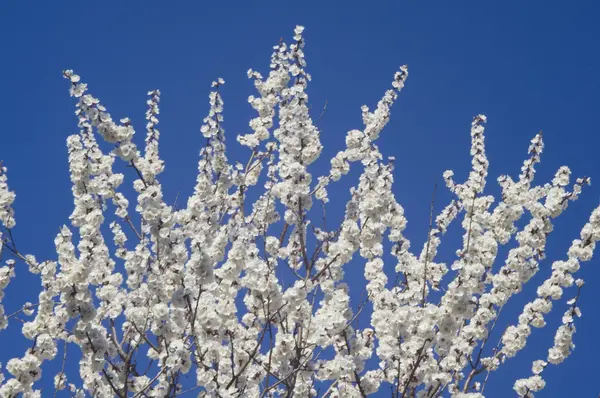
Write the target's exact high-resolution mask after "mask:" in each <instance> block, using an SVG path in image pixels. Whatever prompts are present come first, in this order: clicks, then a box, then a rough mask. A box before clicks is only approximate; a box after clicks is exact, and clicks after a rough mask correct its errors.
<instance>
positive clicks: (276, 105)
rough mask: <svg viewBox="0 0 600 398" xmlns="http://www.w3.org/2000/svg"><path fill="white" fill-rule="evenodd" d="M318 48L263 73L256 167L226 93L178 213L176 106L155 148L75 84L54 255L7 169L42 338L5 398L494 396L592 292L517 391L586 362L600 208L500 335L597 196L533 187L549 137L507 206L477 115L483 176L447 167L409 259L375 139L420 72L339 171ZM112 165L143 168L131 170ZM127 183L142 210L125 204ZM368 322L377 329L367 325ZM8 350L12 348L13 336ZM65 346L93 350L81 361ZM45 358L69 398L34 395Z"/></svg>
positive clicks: (504, 181)
mask: <svg viewBox="0 0 600 398" xmlns="http://www.w3.org/2000/svg"><path fill="white" fill-rule="evenodd" d="M304 44H305V41H304V37H303V28H302V27H301V26H298V27H296V29H295V30H294V36H293V42H292V44H289V45H288V44H286V43H284V42H283V41H281V42H280V43H279V44H278V45H277V46H275V47H274V52H273V54H272V56H271V62H270V68H269V72H268V75H267V76H266V77H265V76H263V75H261V74H260V73H259V72H257V71H254V70H252V69H251V70H249V71H248V78H249V79H251V80H252V81H253V83H254V86H255V88H256V91H257V94H255V95H253V96H250V97H249V98H248V102H249V103H250V105H251V106H252V108H253V109H254V110H256V113H257V116H256V117H255V118H253V119H252V120H250V123H249V126H250V129H251V132H250V133H248V134H245V135H239V136H237V141H238V143H239V144H240V145H242V146H244V147H246V148H247V151H248V153H249V156H248V159H247V160H246V161H245V162H243V163H240V162H231V161H230V160H229V159H228V156H227V154H228V153H227V151H226V140H225V131H224V127H223V126H224V110H223V109H224V108H223V106H224V102H223V98H222V95H221V92H220V88H221V86H222V85H223V84H224V81H223V79H218V80H216V81H215V82H213V83H212V91H211V92H210V95H209V104H210V108H209V111H208V115H207V116H206V117H205V118H204V120H203V124H202V127H201V128H200V131H201V134H202V135H203V136H204V140H205V145H204V147H203V148H202V149H201V151H200V159H199V162H198V174H197V179H196V185H195V187H194V191H193V194H192V195H191V196H190V197H189V198H188V199H187V203H185V204H184V205H183V206H179V207H178V206H176V205H174V204H172V203H167V201H166V200H165V197H164V193H163V190H162V187H161V183H160V174H161V172H162V171H163V170H164V164H163V161H162V160H161V158H160V156H159V138H160V132H159V129H158V128H157V125H158V123H159V120H158V115H159V103H160V91H158V90H154V91H150V92H149V93H148V96H149V98H148V101H147V105H148V108H147V112H146V120H147V124H146V138H145V142H144V144H143V148H142V147H141V146H139V145H138V144H136V142H135V140H134V136H135V130H134V126H133V125H132V123H131V121H130V120H129V119H128V118H125V119H121V120H120V121H118V122H117V121H115V120H113V119H112V118H111V116H110V114H109V113H108V111H107V109H106V108H105V107H104V106H103V105H102V103H101V102H100V100H99V99H97V98H95V97H93V96H92V95H91V94H89V93H88V86H87V84H85V83H83V82H81V80H80V77H79V75H77V74H75V73H74V72H73V71H71V70H67V71H64V77H65V79H67V81H68V84H69V85H70V95H71V96H72V97H74V98H75V99H76V100H77V103H76V115H77V118H78V126H79V133H78V134H74V135H71V136H69V137H68V139H67V147H68V154H69V155H68V158H69V159H68V160H69V166H70V169H69V170H70V178H71V182H72V194H73V201H74V208H73V212H72V214H71V216H70V218H69V223H68V225H67V224H65V225H64V226H63V227H62V228H61V229H60V232H59V233H58V234H57V236H56V237H55V238H54V243H55V246H56V258H52V259H48V260H44V261H41V260H38V259H37V258H36V257H35V256H34V255H32V254H28V253H26V252H21V251H19V250H20V249H21V248H23V247H26V244H25V245H24V244H23V243H21V242H19V245H18V246H17V244H16V240H20V239H19V237H18V230H17V229H15V225H16V221H15V220H16V218H15V213H14V211H13V208H12V205H13V202H14V200H15V193H13V192H12V191H11V190H10V188H9V185H8V180H7V168H6V167H4V166H2V168H1V170H0V223H1V225H2V230H1V234H0V238H1V241H0V251H1V254H2V262H3V264H2V267H1V268H0V329H5V328H6V327H7V326H8V324H9V322H13V321H14V320H15V319H16V318H17V317H25V320H24V321H23V325H22V334H23V336H24V337H25V338H27V339H29V340H31V344H30V345H29V346H28V347H25V348H24V352H23V355H22V356H21V357H17V358H13V359H10V360H8V362H6V363H5V364H4V365H3V367H2V373H1V374H0V396H2V397H17V396H23V397H39V396H49V395H50V394H52V393H53V395H54V396H57V395H59V394H64V395H65V396H74V397H85V396H93V397H123V398H124V397H136V398H137V397H175V396H191V395H195V396H210V397H279V396H281V397H291V396H297V397H306V396H319V397H366V396H369V395H372V394H375V393H377V392H379V393H380V394H382V395H385V396H389V394H391V395H392V396H394V397H420V398H424V397H428V398H431V397H440V396H452V397H456V398H459V397H462V398H466V397H470V398H476V397H483V396H484V395H485V386H486V382H487V380H488V377H489V376H490V374H492V373H494V372H495V371H496V370H497V369H498V368H500V367H503V366H505V364H506V363H510V361H509V359H510V358H512V357H514V356H515V355H517V354H518V353H519V352H520V351H521V350H522V349H523V348H524V347H525V346H526V344H527V342H528V340H529V337H530V334H531V332H532V328H542V327H544V326H545V316H546V315H547V314H548V313H549V312H550V311H551V309H552V306H553V303H554V302H555V301H557V300H561V299H562V297H563V290H564V289H565V288H567V287H571V286H575V287H576V289H577V293H576V295H575V296H574V297H573V298H571V299H570V300H569V301H568V302H567V306H568V310H567V311H566V312H565V314H564V316H563V319H562V325H561V326H560V327H559V328H558V330H556V335H555V338H554V345H553V346H552V347H549V349H548V351H547V353H546V354H543V355H541V356H540V359H539V360H536V361H534V362H533V363H532V367H531V374H529V375H523V376H524V378H522V379H519V380H517V381H516V382H515V384H514V390H515V391H516V393H517V395H518V396H520V397H533V395H534V393H535V392H538V391H540V390H542V389H543V388H544V385H545V382H544V380H543V378H542V374H543V370H544V368H545V367H546V366H550V365H557V364H560V363H561V362H562V361H564V360H565V359H566V358H567V357H568V356H569V354H570V353H571V350H572V348H573V347H574V346H573V334H574V333H575V324H574V322H575V318H576V317H578V316H580V315H581V312H580V310H579V308H578V297H579V289H581V288H582V286H583V281H582V280H581V279H576V277H575V276H574V274H575V273H576V272H577V270H578V269H579V267H580V263H581V262H585V261H589V260H590V259H591V257H592V254H593V250H594V247H595V245H596V241H598V240H599V239H600V207H599V208H597V209H595V210H594V211H593V212H592V214H591V216H590V218H589V220H588V221H587V223H585V224H584V225H583V228H582V229H581V234H580V236H579V238H578V239H576V240H574V241H573V243H572V245H571V248H570V249H569V251H568V253H566V254H565V256H564V258H562V259H558V260H557V261H555V262H554V263H552V270H551V274H550V276H549V277H548V278H547V279H546V280H545V281H544V282H543V283H542V284H541V285H540V286H539V287H538V288H537V297H536V298H535V299H534V300H533V301H531V302H529V303H527V304H526V305H525V306H524V308H523V309H522V312H521V313H520V315H519V316H518V321H517V322H516V323H515V324H513V325H509V326H508V327H506V328H505V330H504V331H503V332H502V333H500V334H499V336H500V338H498V336H495V340H494V341H491V339H490V338H491V336H493V334H492V331H493V329H494V328H495V326H496V324H497V323H496V321H497V320H498V317H499V316H500V313H501V310H502V308H503V307H504V305H505V304H506V303H507V302H508V301H509V300H510V299H511V298H513V297H514V296H515V295H516V294H517V293H519V292H520V291H521V290H522V288H523V285H524V284H525V283H527V282H528V281H530V279H531V278H532V277H533V276H534V275H535V274H536V273H537V272H538V270H539V268H540V267H539V264H540V261H541V260H543V259H544V258H545V246H546V242H547V238H548V235H549V234H550V233H551V232H552V230H553V226H552V223H553V219H555V218H556V217H558V216H559V215H560V214H561V213H562V212H563V211H565V209H566V208H567V206H568V205H569V203H570V202H571V201H574V200H576V199H577V198H578V196H579V195H580V193H581V191H582V189H583V187H584V186H585V185H587V184H589V182H590V180H589V179H588V178H577V179H575V180H574V182H571V175H570V174H571V173H570V170H569V168H567V167H561V168H560V169H558V171H557V172H556V174H555V177H554V178H553V179H552V180H551V181H549V182H546V183H543V184H541V185H535V184H534V176H535V173H536V166H537V164H538V163H539V162H540V156H541V154H542V150H543V148H544V143H543V137H542V134H541V133H539V134H537V135H536V136H535V137H533V139H532V140H531V145H530V146H529V152H528V156H527V158H526V160H525V161H524V163H523V165H522V167H521V171H520V174H519V176H518V179H513V178H511V177H509V176H501V177H500V178H498V183H499V185H500V188H501V197H499V198H494V197H493V196H490V195H488V194H485V193H484V188H485V185H486V182H487V179H488V165H489V162H488V158H487V156H486V150H485V144H484V124H485V122H486V117H485V116H484V115H477V116H476V117H475V118H474V119H473V121H472V124H471V158H472V160H471V165H472V167H471V171H470V174H469V175H468V178H467V179H466V181H465V182H462V183H458V182H456V181H455V180H454V178H453V172H452V171H446V172H445V173H444V175H443V178H444V180H445V184H446V187H447V189H448V190H449V191H450V192H451V194H452V195H453V198H454V199H453V200H452V201H451V202H450V203H449V204H448V205H447V206H445V207H443V209H442V210H441V211H440V212H439V214H438V215H437V216H436V215H435V214H434V211H433V210H434V209H433V201H432V213H431V216H430V225H429V232H428V236H427V237H426V243H425V244H424V246H423V248H422V249H421V250H412V251H411V247H410V242H409V240H408V239H407V238H406V237H405V236H404V235H403V231H404V229H405V227H406V224H407V220H406V218H405V215H404V210H403V207H402V206H401V205H400V204H399V203H397V201H396V199H395V196H394V194H393V191H392V183H393V180H394V176H393V168H394V160H393V158H389V159H384V158H383V156H382V154H381V152H380V150H379V148H378V146H377V144H376V143H377V138H378V137H379V135H380V133H381V132H382V130H383V129H384V127H385V126H386V124H387V122H388V121H389V118H390V111H391V107H392V105H393V104H394V102H395V100H396V98H397V96H398V95H399V93H400V91H401V90H402V88H403V87H404V85H405V83H406V80H407V77H408V69H407V67H406V66H401V67H400V68H399V70H398V71H397V72H396V73H395V74H394V76H393V80H392V83H391V87H390V88H389V89H388V90H387V91H385V92H384V94H383V97H382V98H381V100H380V101H379V102H378V103H377V106H376V107H375V108H374V109H370V108H369V107H367V106H363V107H362V109H361V112H362V121H363V126H362V127H360V129H355V130H351V131H349V132H348V133H347V134H346V139H345V149H343V150H342V151H340V152H339V153H337V155H335V156H334V157H333V158H332V159H331V162H330V167H329V168H328V170H323V168H322V167H319V168H317V167H315V165H314V164H313V163H314V162H315V161H316V160H317V159H318V158H319V156H320V154H321V151H322V148H323V147H322V144H321V140H320V131H319V129H318V128H317V127H316V122H315V121H314V120H313V117H312V116H311V112H310V111H309V105H308V95H307V93H306V90H307V85H308V83H309V81H310V80H311V76H310V75H309V74H308V73H307V71H306V61H305V57H304V52H303V48H304ZM108 146H110V148H109V150H106V149H104V148H107V147H108ZM115 162H121V163H122V164H123V165H126V166H128V170H130V173H129V174H127V173H124V174H123V173H118V172H115V171H114V169H115V167H116V165H115ZM351 168H355V169H357V170H358V171H359V173H360V177H359V178H358V181H357V182H356V183H355V185H354V186H353V187H352V188H351V189H350V199H349V200H348V201H347V203H346V204H345V213H344V216H343V220H342V221H341V223H339V225H334V226H332V225H328V224H327V217H326V216H325V214H326V213H325V209H326V208H327V205H328V204H329V196H328V193H329V192H336V189H337V190H339V188H336V187H335V186H336V184H338V181H339V180H340V179H342V178H344V177H345V176H346V175H347V174H348V173H349V171H350V170H351ZM126 177H127V178H131V179H132V180H133V188H134V190H135V194H136V195H135V197H130V199H128V198H127V197H126V195H125V194H124V192H126V191H125V190H124V189H123V187H122V185H123V182H124V180H125V178H126ZM249 192H253V193H252V194H251V195H250V194H249ZM130 201H133V202H134V203H133V204H131V203H130ZM335 202H336V204H339V203H340V200H339V199H336V200H335ZM321 210H322V212H321ZM459 221H460V226H461V227H462V244H461V245H459V247H458V248H457V250H456V255H455V257H454V258H453V259H451V261H450V262H448V263H444V262H442V261H440V259H439V258H438V257H439V256H438V248H439V246H440V243H441V240H442V237H443V236H444V234H445V233H446V231H447V230H448V228H449V226H450V224H451V223H453V222H457V223H458V222H459ZM519 221H520V222H519ZM518 222H519V223H518ZM517 225H519V226H521V225H523V227H517ZM509 243H512V244H513V247H512V248H511V249H510V250H508V255H507V256H506V257H504V256H503V257H502V258H498V257H499V248H500V247H501V246H504V245H507V244H509ZM17 247H18V248H19V249H17ZM350 263H352V264H351V266H352V267H360V269H361V270H364V277H365V279H366V281H367V283H366V286H365V287H364V289H363V290H364V294H363V300H362V301H361V302H360V303H359V304H358V305H357V306H353V305H351V302H350V286H349V284H348V283H347V277H346V276H345V271H344V269H345V268H347V267H348V266H349V264H350ZM25 268H28V270H29V272H32V273H34V274H38V275H39V278H40V281H41V291H40V293H39V296H38V297H37V299H32V302H33V303H26V304H24V305H23V306H22V307H18V308H16V310H15V311H14V312H8V310H7V309H5V308H11V309H12V308H14V307H15V305H14V303H12V302H11V300H10V297H8V298H7V297H4V293H3V291H4V289H6V287H7V286H8V284H9V283H10V282H11V281H12V280H13V279H14V278H15V276H16V274H18V273H20V272H24V271H25ZM353 288H354V286H353ZM356 288H357V289H360V288H361V287H358V286H357V287H356ZM19 305H20V304H19ZM365 308H368V310H367V311H366V313H370V324H369V325H368V326H367V327H364V328H360V327H358V326H357V324H356V322H355V321H356V320H357V319H358V317H359V315H360V314H361V313H362V312H363V310H364V309H365ZM496 340H497V341H496ZM0 342H1V344H8V342H7V341H5V340H4V338H3V337H2V335H1V334H0ZM67 346H73V347H76V348H77V349H78V351H79V352H80V356H79V357H78V358H77V359H76V360H75V363H74V364H70V361H72V360H70V357H69V356H68V355H67V350H66V347H67ZM48 361H55V362H57V363H58V365H57V367H56V368H57V369H61V370H60V371H59V372H57V373H56V374H55V375H54V388H55V391H53V392H52V391H51V392H48V391H46V392H43V391H41V390H40V387H39V385H40V382H38V381H39V380H40V379H41V378H42V366H43V364H44V363H45V362H48ZM77 362H78V363H77ZM70 370H71V371H73V373H74V374H69V373H70ZM77 370H78V372H79V374H78V375H77V374H76V373H77ZM190 375H191V376H190ZM185 377H188V379H186V380H192V382H191V384H190V383H187V384H189V385H186V383H184V382H183V380H184V378H185ZM188 394H189V395H188Z"/></svg>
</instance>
